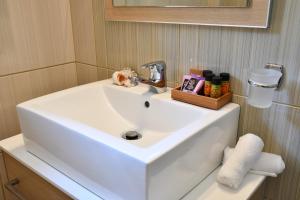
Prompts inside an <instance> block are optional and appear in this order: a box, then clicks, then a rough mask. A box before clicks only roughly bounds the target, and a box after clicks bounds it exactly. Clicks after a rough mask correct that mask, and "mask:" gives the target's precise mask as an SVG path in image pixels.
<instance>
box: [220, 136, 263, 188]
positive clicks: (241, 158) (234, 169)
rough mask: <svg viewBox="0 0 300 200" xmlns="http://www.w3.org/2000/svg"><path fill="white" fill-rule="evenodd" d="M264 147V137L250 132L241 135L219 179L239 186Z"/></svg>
mask: <svg viewBox="0 0 300 200" xmlns="http://www.w3.org/2000/svg"><path fill="white" fill-rule="evenodd" d="M263 147H264V143H263V141H262V139H261V138H260V137H258V136H256V135H254V134H251V133H248V134H246V135H244V136H242V137H240V139H239V141H238V143H237V145H236V147H235V151H234V152H233V153H232V155H231V157H230V158H228V160H227V162H226V163H224V165H223V166H222V167H221V169H220V171H219V174H218V177H217V180H218V182H219V183H222V184H224V185H227V186H229V187H232V188H238V187H239V186H240V184H241V183H242V181H243V178H244V177H245V175H246V174H247V173H248V171H249V170H250V169H251V168H252V167H253V165H254V164H255V162H256V161H257V160H258V158H259V157H260V155H261V151H262V149H263Z"/></svg>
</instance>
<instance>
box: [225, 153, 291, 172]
mask: <svg viewBox="0 0 300 200" xmlns="http://www.w3.org/2000/svg"><path fill="white" fill-rule="evenodd" d="M234 151H235V149H234V148H230V147H226V149H225V150H224V157H223V163H226V161H227V160H228V159H229V158H230V157H231V156H232V154H233V152H234ZM284 168H285V164H284V161H283V160H282V158H281V156H279V155H276V154H272V153H265V152H262V153H261V155H260V157H259V159H258V160H257V161H256V163H255V164H254V165H253V167H252V168H251V170H250V171H249V172H250V173H253V174H259V175H265V176H272V177H277V175H278V174H280V173H281V172H283V170H284Z"/></svg>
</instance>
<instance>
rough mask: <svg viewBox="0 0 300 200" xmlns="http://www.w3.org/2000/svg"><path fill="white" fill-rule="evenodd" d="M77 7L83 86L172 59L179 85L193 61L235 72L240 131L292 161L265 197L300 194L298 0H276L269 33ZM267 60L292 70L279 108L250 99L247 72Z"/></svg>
mask: <svg viewBox="0 0 300 200" xmlns="http://www.w3.org/2000/svg"><path fill="white" fill-rule="evenodd" d="M71 5H72V6H71V8H72V19H73V29H74V30H81V31H79V33H76V32H74V40H75V41H80V42H77V43H76V42H75V46H76V45H79V46H76V47H75V50H76V55H81V56H82V59H81V58H80V56H79V57H76V61H77V69H78V79H79V82H80V83H86V82H90V81H94V80H96V79H98V80H99V79H103V78H106V77H107V76H110V75H111V73H112V72H113V71H114V70H116V69H120V68H121V67H133V68H134V69H137V66H139V65H141V64H143V63H145V62H148V61H153V60H156V59H163V60H165V61H166V62H167V65H168V70H167V71H168V72H167V73H168V81H169V85H174V84H176V83H178V82H180V80H181V77H182V75H183V74H185V73H187V71H188V69H189V68H190V67H192V66H193V67H199V68H202V66H205V68H209V69H213V70H215V71H216V72H221V71H227V72H230V73H231V75H232V87H233V90H234V94H235V95H234V102H236V103H239V104H240V105H241V108H242V109H241V116H240V122H239V135H243V134H245V133H247V132H253V133H255V134H257V135H259V136H261V137H262V138H263V139H264V141H265V151H268V152H274V153H277V154H281V155H282V156H283V158H284V160H285V162H286V165H287V166H286V167H287V168H286V170H285V172H284V173H283V174H282V175H281V176H279V178H276V179H274V178H270V179H268V181H267V182H266V184H265V185H264V189H265V190H264V191H262V192H261V194H263V196H265V199H274V200H282V199H289V200H294V199H295V200H296V199H300V179H299V177H300V153H299V152H300V67H299V64H300V39H299V35H300V28H299V27H300V23H299V22H300V1H298V0H284V1H274V7H273V16H272V25H271V29H269V30H258V29H247V28H221V27H204V26H191V25H167V24H145V23H127V22H105V21H104V11H103V0H86V1H84V3H83V1H79V0H71ZM79 17H80V20H79V21H77V19H78V18H79ZM90 20H93V22H91V21H90ZM80 21H85V22H86V23H85V24H82V23H80ZM83 28H84V29H85V32H83V31H82V29H83ZM92 41H95V44H94V43H93V42H92ZM81 43H84V45H83V48H81V47H80V44H81ZM88 44H90V47H89V46H87V45H88ZM83 51H84V52H83ZM95 57H96V63H95ZM268 62H274V63H279V64H284V65H285V66H286V73H287V75H286V78H285V80H284V84H283V87H282V89H281V90H280V91H278V92H276V96H275V98H274V101H275V103H274V104H273V106H272V107H271V108H270V109H267V110H259V109H255V108H252V107H250V106H248V105H247V104H246V99H247V77H248V75H249V72H250V70H251V69H253V68H262V67H263V66H264V65H265V64H266V63H268ZM99 69H100V70H99ZM137 71H139V69H137Z"/></svg>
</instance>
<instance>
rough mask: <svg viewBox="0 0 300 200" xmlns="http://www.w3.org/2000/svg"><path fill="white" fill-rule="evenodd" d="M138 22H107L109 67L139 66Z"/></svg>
mask: <svg viewBox="0 0 300 200" xmlns="http://www.w3.org/2000/svg"><path fill="white" fill-rule="evenodd" d="M136 26H137V25H136V23H127V22H106V23H105V30H106V49H107V52H109V53H108V54H107V67H108V68H110V69H113V70H119V69H121V68H126V67H132V68H135V66H137V39H136V38H137V35H136V34H137V33H136Z"/></svg>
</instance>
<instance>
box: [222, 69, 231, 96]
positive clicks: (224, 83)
mask: <svg viewBox="0 0 300 200" xmlns="http://www.w3.org/2000/svg"><path fill="white" fill-rule="evenodd" d="M220 77H221V79H222V80H221V94H222V95H224V94H226V93H228V92H229V91H230V83H229V79H230V74H229V73H221V74H220Z"/></svg>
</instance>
